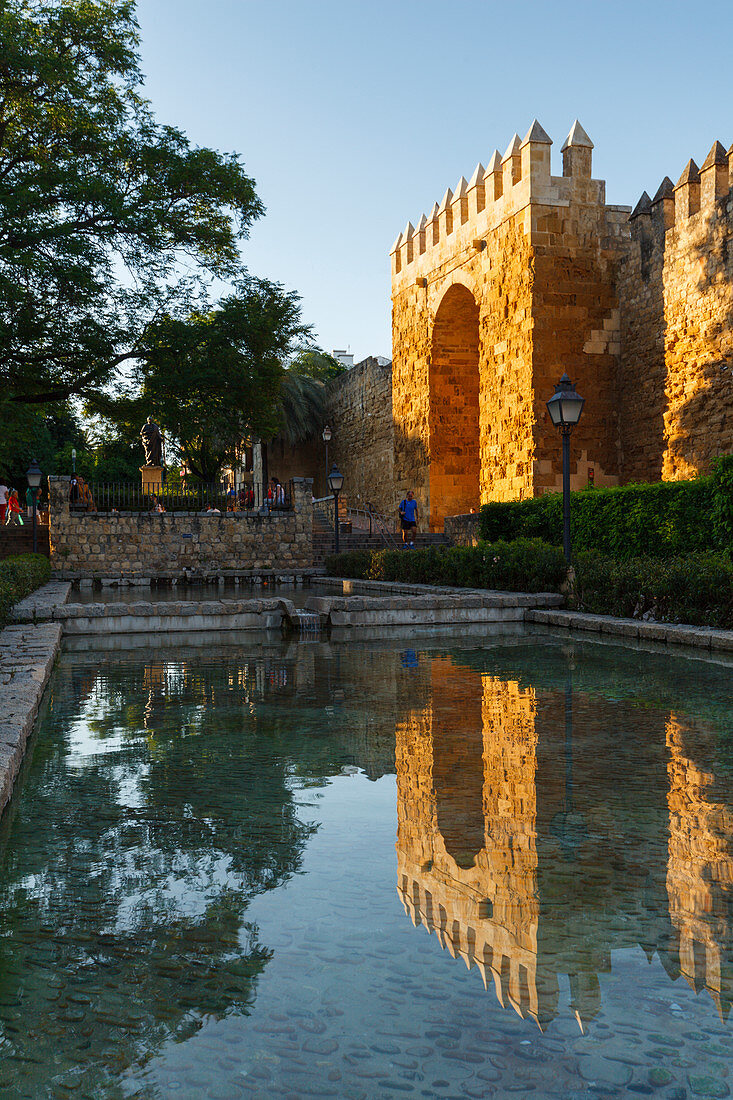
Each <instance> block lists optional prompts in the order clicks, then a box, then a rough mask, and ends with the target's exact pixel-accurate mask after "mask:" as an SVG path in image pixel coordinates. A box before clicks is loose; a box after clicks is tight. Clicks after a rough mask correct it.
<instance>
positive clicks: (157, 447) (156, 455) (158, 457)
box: [140, 416, 163, 466]
mask: <svg viewBox="0 0 733 1100" xmlns="http://www.w3.org/2000/svg"><path fill="white" fill-rule="evenodd" d="M140 438H141V439H142V441H143V447H144V448H145V465H146V466H162V465H163V434H162V432H161V430H160V428H159V427H158V425H157V424H156V423H155V421H154V420H153V418H152V416H149V417H148V419H147V421H146V422H145V423H144V424H143V426H142V428H141V429H140Z"/></svg>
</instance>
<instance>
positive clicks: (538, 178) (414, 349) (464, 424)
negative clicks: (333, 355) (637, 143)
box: [392, 121, 630, 530]
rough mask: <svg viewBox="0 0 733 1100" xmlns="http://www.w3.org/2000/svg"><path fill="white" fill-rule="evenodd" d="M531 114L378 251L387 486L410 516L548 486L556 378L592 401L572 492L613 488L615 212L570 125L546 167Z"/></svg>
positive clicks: (618, 216)
mask: <svg viewBox="0 0 733 1100" xmlns="http://www.w3.org/2000/svg"><path fill="white" fill-rule="evenodd" d="M551 144H552V142H551V140H550V138H549V137H548V136H547V134H546V133H545V131H544V130H543V129H542V127H541V126H540V124H539V123H538V122H536V121H535V122H534V124H533V125H532V127H531V128H530V130H529V132H528V134H527V136H526V137H525V139H524V141H520V139H519V137H518V135H516V134H515V136H514V137H513V139H512V141H511V142H510V145H509V148H508V149H507V151H506V153H505V154H504V156H503V157H501V156H500V154H499V153H498V151H497V152H494V154H493V156H492V157H491V159H490V161H489V164H488V167H487V168H484V167H483V165H482V164H479V165H478V166H477V168H476V171H475V172H474V174H473V176H472V177H471V180H470V181H467V180H466V179H465V178H464V177H463V176H462V177H461V178H460V179H459V181H458V184H457V186H456V189H455V191H451V190H450V188H449V189H448V190H447V191H446V192H445V195H444V196H443V200H442V202H441V203H440V204H438V203H436V204H435V206H434V207H433V210H432V211H431V213H430V216H429V217H426V216H425V215H423V216H422V217H421V218H420V221H419V222H418V224H417V227H414V226H413V225H412V223H408V225H407V227H406V229H405V230H404V232H403V233H401V234H400V236H399V237H398V238H397V241H396V242H395V245H394V247H393V249H392V299H393V374H392V401H393V418H394V430H395V483H396V489H397V491H398V493H399V494H403V493H404V492H405V491H406V490H407V489H408V488H412V489H413V490H414V491H415V494H416V496H417V499H418V501H419V504H420V506H421V510H422V517H423V522H424V520H425V518H426V517H428V516H429V521H430V526H431V528H432V529H434V530H438V529H441V528H442V525H443V519H444V517H445V516H446V515H455V514H459V513H465V512H468V511H470V510H471V509H472V508H476V509H477V508H478V506H479V503H482V502H484V501H488V500H512V499H521V498H523V497H530V496H534V495H536V494H537V493H539V492H543V491H546V490H548V489H556V488H560V485H561V469H560V464H559V444H558V440H557V437H556V435H555V432H554V430H553V429H552V427H551V425H550V423H549V419H548V418H547V416H546V415H545V401H546V400H547V398H548V397H549V396H550V395H551V394H552V392H553V385H554V383H555V382H556V381H557V380H558V378H559V377H560V375H561V374H562V373H563V372H564V371H567V372H568V373H569V374H570V376H571V378H572V379H573V380H574V381H576V382H577V384H578V388H579V389H580V390H581V392H583V391H586V392H588V393H592V394H593V401H592V403H591V402H589V403H588V406H587V407H586V415H584V418H583V420H582V421H581V425H580V426H579V428H578V429H577V430H576V433H575V437H574V457H575V459H576V462H575V465H574V467H573V482H574V487H576V486H578V487H579V486H580V485H582V484H585V482H586V480H587V472H588V469H589V467H590V466H592V467H593V468H594V473H595V481H596V484H615V483H616V482H617V481H618V473H619V471H618V456H617V446H616V437H617V429H616V423H615V413H614V402H613V389H614V382H615V374H616V356H617V354H618V339H619V335H618V333H619V311H618V302H617V299H616V293H615V279H616V266H617V263H618V260H619V258H620V256H621V254H622V253H623V250H624V247H625V245H626V242H627V241H628V237H629V230H628V216H629V210H630V208H628V207H616V206H606V203H605V184H604V183H603V182H602V181H600V180H594V179H592V178H591V156H592V148H593V143H592V142H591V140H590V138H589V137H588V135H587V134H586V133H585V131H584V130H583V128H582V127H581V126H580V124H579V123H578V122H576V123H575V124H574V125H573V128H572V130H571V132H570V134H569V135H568V139H567V141H566V142H565V144H564V146H563V175H562V176H561V177H556V176H552V175H551V173H550V146H551Z"/></svg>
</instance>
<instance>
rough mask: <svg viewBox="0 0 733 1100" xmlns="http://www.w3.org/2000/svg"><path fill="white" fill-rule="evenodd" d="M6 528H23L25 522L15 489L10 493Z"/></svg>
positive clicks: (6, 510) (6, 511)
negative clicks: (21, 516) (21, 515)
mask: <svg viewBox="0 0 733 1100" xmlns="http://www.w3.org/2000/svg"><path fill="white" fill-rule="evenodd" d="M5 526H6V527H12V526H20V527H22V526H23V520H22V519H21V518H20V501H19V500H18V493H17V490H15V489H11V490H10V492H9V493H8V506H7V508H6V509H5Z"/></svg>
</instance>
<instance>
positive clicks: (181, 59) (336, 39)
mask: <svg viewBox="0 0 733 1100" xmlns="http://www.w3.org/2000/svg"><path fill="white" fill-rule="evenodd" d="M138 18H139V21H140V26H141V32H142V39H143V43H142V57H143V69H144V71H145V73H146V89H147V95H148V98H149V99H150V100H151V101H152V103H153V105H154V107H155V110H156V112H157V115H158V118H159V119H160V120H161V121H165V122H171V123H174V124H176V125H178V126H181V127H182V128H183V129H184V130H186V132H187V133H188V134H189V136H190V137H191V139H192V140H193V141H195V142H196V143H198V144H202V145H210V146H213V147H215V148H218V149H221V150H226V151H230V150H236V151H237V152H239V153H241V154H242V156H243V158H244V161H245V164H246V167H247V170H248V171H249V173H250V175H251V176H253V177H254V179H255V180H256V183H257V189H258V193H259V195H260V197H261V199H262V200H263V202H264V203H265V205H266V207H267V213H266V215H265V217H264V218H263V219H261V221H260V222H259V223H257V224H256V225H255V227H254V229H253V232H252V235H251V239H250V241H249V242H247V243H246V245H245V249H244V253H245V258H246V262H247V265H248V267H249V269H250V271H252V272H253V273H254V274H258V275H264V276H267V277H268V278H271V279H274V280H277V281H278V282H281V283H283V284H284V285H285V286H286V287H288V288H290V289H295V290H297V291H298V292H299V293H300V294H301V295H302V298H303V313H304V316H305V319H306V320H308V321H310V322H311V323H312V324H313V325H314V327H315V330H316V333H317V337H318V340H319V342H320V343H321V345H322V346H323V347H325V348H326V349H327V350H330V349H332V348H334V347H337V348H345V347H347V346H348V347H350V348H351V350H352V351H353V352H354V354H355V356H356V359H357V360H358V359H360V358H363V357H364V356H365V355H369V354H381V355H391V339H390V300H389V255H388V254H389V249H390V247H391V245H392V242H393V240H394V238H395V237H396V236H397V234H398V233H399V232H400V230H401V229H402V228H403V227H404V225H405V224H406V223H407V221H408V219H409V220H412V222H413V223H416V222H417V220H418V219H419V217H420V214H421V213H422V212H423V211H425V212H426V213H427V212H428V211H429V210H430V208H431V206H432V204H433V202H434V201H435V200H438V201H440V198H441V196H442V194H443V192H444V191H445V189H446V187H453V186H454V185H455V182H456V180H457V179H458V178H459V177H460V176H461V174H463V175H465V176H466V177H467V178H468V177H470V175H471V173H472V172H473V169H474V167H475V166H476V163H477V162H478V161H479V160H481V161H482V162H483V163H484V164H486V161H487V158H488V157H489V156H490V155H491V153H492V151H493V149H494V148H495V147H497V148H498V149H499V150H500V151H501V152H502V153H503V152H504V150H505V149H506V147H507V145H508V143H509V140H510V139H511V136H512V134H513V133H514V131H515V130H517V131H518V132H519V134H520V136H522V137H523V136H524V134H525V132H526V131H527V129H528V127H529V125H530V123H531V121H532V119H533V118H534V117H535V116H536V117H537V118H539V120H540V122H541V123H542V125H543V126H544V127H545V129H546V130H547V132H548V133H549V135H550V137H552V138H553V140H554V142H555V144H554V146H553V172H554V173H555V174H557V175H559V174H561V153H560V147H561V145H562V143H563V141H564V139H565V137H566V135H567V132H568V130H569V129H570V125H571V123H572V121H573V119H574V118H575V117H576V116H577V117H578V118H579V119H580V121H581V123H582V124H583V126H584V127H585V129H586V130H587V131H588V133H589V134H590V136H591V138H592V139H593V142H594V143H595V151H594V172H593V174H594V176H596V177H599V178H602V179H605V180H606V181H607V201H608V202H611V203H629V204H634V203H635V202H636V200H637V199H638V197H639V195H640V194H641V192H642V190H644V189H646V190H647V191H649V192H650V194H653V193H654V191H655V190H656V188H657V186H658V185H659V182H660V180H661V179H662V178H663V176H664V175H669V176H671V177H672V179H673V180H674V181H675V182H676V180H677V177H678V176H679V175H680V173H681V172H682V169H683V167H684V165H685V163H686V162H687V160H688V159H689V158H690V157H694V158H695V160H696V161H697V163H698V164H700V163H701V160H702V158H703V157H705V155H706V154H707V152H708V149H709V148H710V146H711V145H712V143H713V141H714V140H716V139H719V140H720V141H722V142H723V144H724V145H725V147H726V148H728V147H729V146H730V144H731V142H733V76H732V75H731V72H732V71H731V61H730V57H731V43H732V42H733V3H731V0H708V2H707V3H705V4H691V3H684V4H681V3H680V4H678V3H674V2H667V3H661V2H658V0H637V2H636V3H630V2H627V0H621V2H616V3H609V2H604V3H600V2H598V0H584V2H582V3H580V2H575V0H573V2H567V0H552V2H548V3H530V2H527V0H515V2H514V3H512V2H511V0H503V2H501V3H494V2H493V0H483V2H481V0H454V2H453V3H450V2H445V0H441V2H440V3H438V2H434V0H365V2H357V0H208V2H205V0H138Z"/></svg>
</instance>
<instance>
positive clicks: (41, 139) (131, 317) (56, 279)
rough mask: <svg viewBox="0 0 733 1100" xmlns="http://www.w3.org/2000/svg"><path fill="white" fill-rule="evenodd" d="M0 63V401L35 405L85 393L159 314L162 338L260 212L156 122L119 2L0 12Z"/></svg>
mask: <svg viewBox="0 0 733 1100" xmlns="http://www.w3.org/2000/svg"><path fill="white" fill-rule="evenodd" d="M0 58H2V62H1V63H0V395H1V396H0V401H2V402H18V403H40V404H44V403H47V402H48V401H51V400H65V399H67V398H68V397H70V396H72V395H87V394H89V393H94V392H96V391H98V390H99V387H100V386H101V385H102V384H104V383H105V382H106V381H108V380H109V379H110V378H111V377H112V376H113V375H114V373H115V370H116V368H118V367H119V366H120V365H121V364H123V363H125V362H128V361H134V360H135V359H136V357H137V356H138V355H139V354H140V351H141V348H143V347H144V346H146V345H149V344H150V339H151V337H150V333H151V327H152V328H153V329H154V330H155V332H156V334H157V337H158V338H159V337H160V333H161V328H160V325H161V323H162V322H161V317H162V316H163V315H165V316H166V317H167V318H168V320H167V322H166V323H167V325H168V326H169V331H171V334H172V335H173V336H175V318H182V317H185V316H187V315H188V314H189V313H190V312H191V309H192V302H193V301H194V299H195V297H196V294H197V293H199V292H200V289H201V281H202V280H203V281H204V282H206V281H207V280H208V279H210V278H213V277H217V278H224V279H227V278H236V277H237V276H238V275H239V274H240V273H241V271H242V265H241V258H240V255H239V251H238V243H239V240H240V239H241V238H243V237H245V236H246V235H247V231H248V227H249V226H250V224H251V223H252V221H253V220H254V219H255V218H257V217H258V216H259V215H260V214H261V213H262V210H263V208H262V205H261V203H260V201H259V199H258V198H257V195H256V193H255V189H254V184H253V182H252V180H251V179H250V178H249V176H248V175H247V174H246V173H245V172H244V170H243V167H242V165H241V163H240V159H239V157H238V156H237V155H236V154H226V155H223V154H220V153H218V152H215V151H213V150H211V149H206V148H197V147H194V146H192V145H191V143H190V142H189V140H188V138H187V137H186V136H185V135H184V134H183V133H182V132H181V131H180V130H178V129H176V128H175V127H172V126H164V125H160V124H159V123H158V122H156V120H155V118H154V117H153V114H152V112H151V109H150V107H149V105H148V103H147V102H146V101H145V100H144V99H143V98H142V97H141V95H140V88H141V84H142V78H141V72H140V68H139V57H138V30H137V24H136V22H135V15H134V3H133V2H132V0H4V2H3V3H2V5H1V6H0ZM184 270H186V271H187V272H188V274H187V275H185V276H184V275H183V274H182V272H183V271H184ZM192 273H193V274H192ZM2 412H3V411H2V409H0V414H2Z"/></svg>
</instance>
